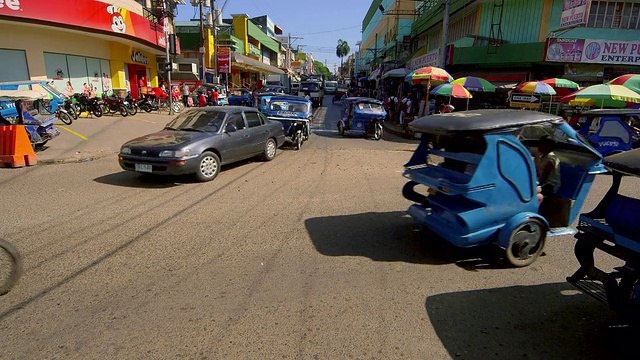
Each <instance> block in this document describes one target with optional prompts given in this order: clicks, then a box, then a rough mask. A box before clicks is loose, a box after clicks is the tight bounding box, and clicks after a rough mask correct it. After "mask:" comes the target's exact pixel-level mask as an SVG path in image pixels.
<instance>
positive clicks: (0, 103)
mask: <svg viewBox="0 0 640 360" xmlns="http://www.w3.org/2000/svg"><path fill="white" fill-rule="evenodd" d="M48 102H49V99H48V97H47V95H46V94H43V93H41V92H38V91H36V90H0V126H4V125H24V127H25V130H26V131H27V134H28V135H29V140H30V142H31V146H32V147H33V149H34V150H41V149H42V148H43V147H44V145H45V144H46V143H47V142H48V141H49V140H51V139H53V138H54V137H56V136H58V135H60V131H59V130H58V129H57V128H56V127H55V126H54V125H53V123H54V121H55V120H56V115H55V114H51V113H50V112H49V111H48V110H46V108H47V107H48V106H49V105H48Z"/></svg>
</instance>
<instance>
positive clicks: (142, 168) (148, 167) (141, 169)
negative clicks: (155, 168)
mask: <svg viewBox="0 0 640 360" xmlns="http://www.w3.org/2000/svg"><path fill="white" fill-rule="evenodd" d="M151 170H152V166H151V165H149V164H136V171H139V172H147V173H150V172H151Z"/></svg>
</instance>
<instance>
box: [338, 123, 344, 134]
mask: <svg viewBox="0 0 640 360" xmlns="http://www.w3.org/2000/svg"><path fill="white" fill-rule="evenodd" d="M338 134H340V136H344V125H343V124H342V122H339V123H338Z"/></svg>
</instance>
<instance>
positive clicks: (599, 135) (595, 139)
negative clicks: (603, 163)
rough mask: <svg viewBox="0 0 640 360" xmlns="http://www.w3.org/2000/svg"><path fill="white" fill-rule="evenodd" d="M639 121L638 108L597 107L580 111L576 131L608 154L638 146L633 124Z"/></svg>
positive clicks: (601, 151) (639, 113)
mask: <svg viewBox="0 0 640 360" xmlns="http://www.w3.org/2000/svg"><path fill="white" fill-rule="evenodd" d="M639 122H640V110H639V109H597V110H590V111H586V112H584V113H582V114H581V115H580V119H579V120H578V127H579V130H578V133H579V134H580V135H582V136H583V137H584V138H585V139H587V140H589V143H590V144H591V145H592V146H593V147H594V148H595V149H596V150H598V151H599V152H600V153H601V154H602V156H609V155H613V154H617V153H621V152H623V151H628V150H631V149H632V148H636V147H638V138H639V136H640V134H638V131H637V129H636V127H635V126H634V125H637V124H638V123H639Z"/></svg>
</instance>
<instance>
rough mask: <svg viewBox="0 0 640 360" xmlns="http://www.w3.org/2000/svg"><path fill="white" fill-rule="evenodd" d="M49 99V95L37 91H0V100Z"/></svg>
mask: <svg viewBox="0 0 640 360" xmlns="http://www.w3.org/2000/svg"><path fill="white" fill-rule="evenodd" d="M40 99H49V95H48V94H45V93H41V92H40V91H37V90H0V100H4V101H7V100H8V101H16V100H40Z"/></svg>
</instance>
